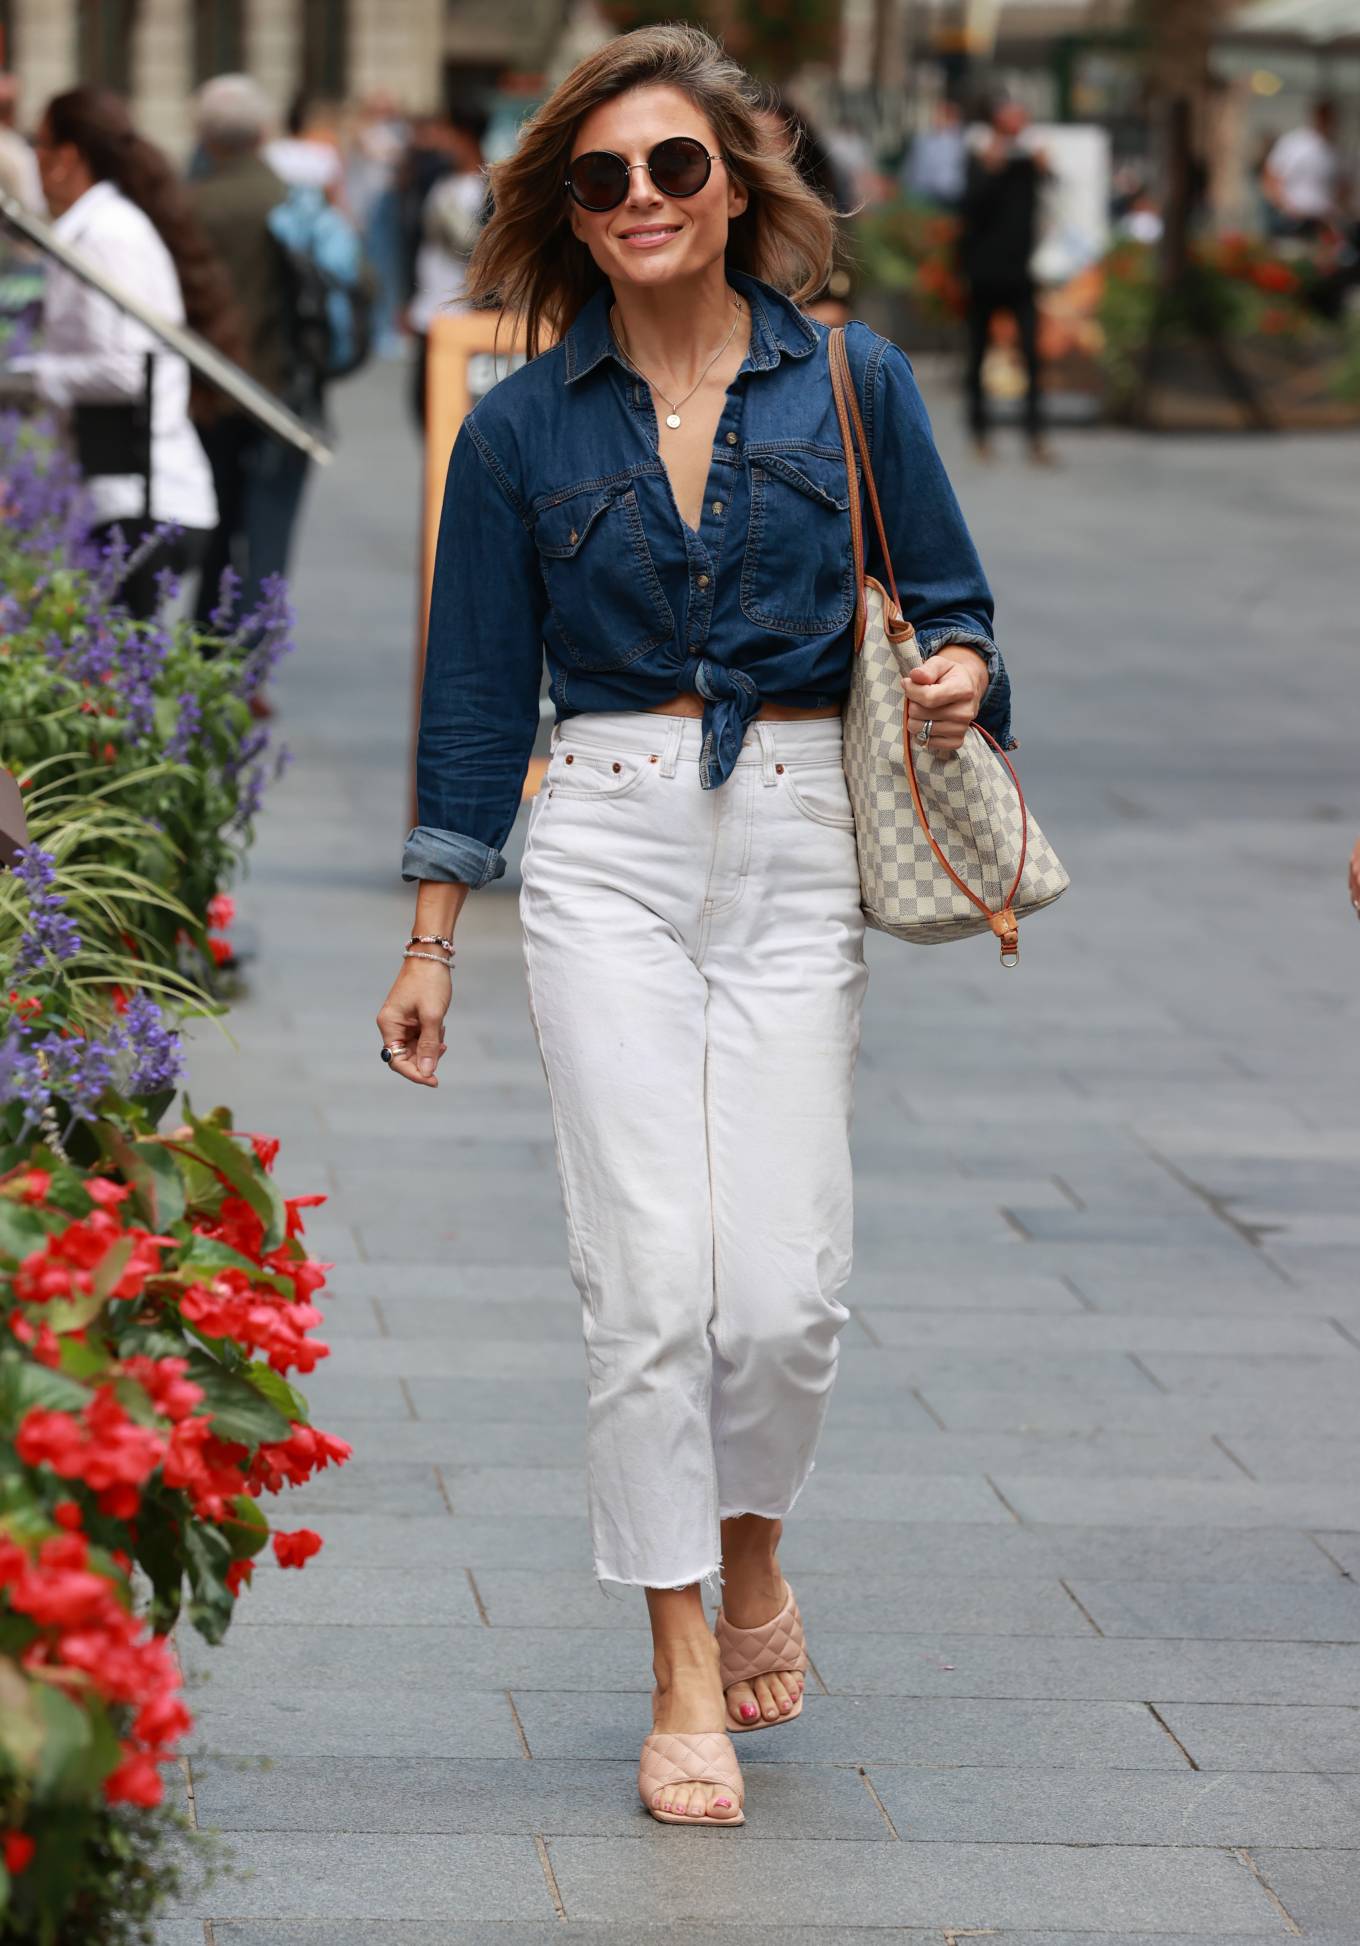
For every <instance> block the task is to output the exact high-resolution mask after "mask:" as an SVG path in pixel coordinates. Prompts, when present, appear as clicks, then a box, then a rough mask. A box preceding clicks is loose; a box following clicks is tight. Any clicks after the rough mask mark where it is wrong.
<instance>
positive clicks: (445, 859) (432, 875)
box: [401, 824, 505, 891]
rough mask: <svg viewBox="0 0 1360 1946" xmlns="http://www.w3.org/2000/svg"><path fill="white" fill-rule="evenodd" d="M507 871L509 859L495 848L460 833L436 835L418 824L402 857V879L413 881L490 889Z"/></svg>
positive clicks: (452, 832)
mask: <svg viewBox="0 0 1360 1946" xmlns="http://www.w3.org/2000/svg"><path fill="white" fill-rule="evenodd" d="M504 870H505V858H504V856H503V854H502V853H501V852H499V851H497V850H496V848H495V846H494V845H484V844H482V843H480V841H479V840H478V839H476V838H465V837H463V836H462V835H461V834H460V833H459V832H457V831H436V830H434V829H433V828H432V827H431V826H430V825H428V824H418V825H416V826H415V828H414V829H413V830H412V831H411V833H410V835H409V836H408V837H407V840H406V845H405V848H404V850H403V851H402V854H401V875H402V877H403V878H404V879H406V880H407V881H408V882H409V881H410V880H412V879H435V880H437V881H439V882H440V883H443V884H446V885H470V886H472V888H473V889H474V891H475V890H476V888H477V887H478V886H479V885H488V884H489V883H490V882H491V880H492V879H493V878H499V877H500V876H501V874H502V872H504Z"/></svg>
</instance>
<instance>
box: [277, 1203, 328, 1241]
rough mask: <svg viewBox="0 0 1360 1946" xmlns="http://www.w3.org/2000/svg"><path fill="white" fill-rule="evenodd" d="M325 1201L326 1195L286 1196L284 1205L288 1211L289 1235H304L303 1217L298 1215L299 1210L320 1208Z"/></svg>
mask: <svg viewBox="0 0 1360 1946" xmlns="http://www.w3.org/2000/svg"><path fill="white" fill-rule="evenodd" d="M325 1201H326V1198H325V1197H324V1196H286V1197H285V1198H284V1203H283V1207H284V1209H285V1210H286V1211H287V1212H288V1234H289V1236H290V1237H300V1236H301V1235H302V1230H303V1223H302V1218H301V1217H300V1216H299V1215H298V1211H299V1210H303V1209H320V1207H321V1205H322V1204H323V1203H324V1202H325Z"/></svg>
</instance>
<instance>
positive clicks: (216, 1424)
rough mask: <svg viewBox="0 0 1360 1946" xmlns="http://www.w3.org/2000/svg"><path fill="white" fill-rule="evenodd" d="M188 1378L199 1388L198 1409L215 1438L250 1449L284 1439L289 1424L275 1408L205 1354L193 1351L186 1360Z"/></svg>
mask: <svg viewBox="0 0 1360 1946" xmlns="http://www.w3.org/2000/svg"><path fill="white" fill-rule="evenodd" d="M188 1376H189V1377H190V1378H191V1379H192V1380H193V1382H194V1384H195V1385H201V1386H202V1387H203V1405H202V1407H201V1408H200V1409H201V1410H202V1411H204V1412H206V1413H207V1415H208V1417H209V1418H210V1419H211V1420H212V1425H213V1431H214V1432H215V1433H216V1434H217V1437H218V1438H219V1439H227V1440H231V1441H232V1442H233V1443H235V1444H239V1445H242V1446H249V1447H251V1448H252V1449H253V1448H254V1447H256V1446H261V1445H264V1444H266V1443H268V1444H271V1445H272V1444H273V1443H274V1441H276V1440H280V1439H287V1437H288V1434H289V1430H290V1428H289V1424H288V1421H287V1420H286V1419H285V1418H284V1416H283V1414H282V1413H281V1412H280V1411H279V1409H278V1408H277V1406H274V1405H271V1404H270V1402H269V1400H268V1399H266V1398H265V1396H264V1394H263V1393H262V1392H260V1391H259V1390H257V1388H256V1387H255V1386H253V1385H251V1384H250V1383H249V1382H248V1380H246V1379H244V1378H238V1377H237V1376H236V1374H235V1373H234V1372H227V1371H224V1370H223V1369H222V1367H221V1366H220V1365H219V1364H218V1363H217V1362H216V1360H215V1359H212V1358H209V1357H208V1355H207V1354H206V1353H205V1352H195V1353H194V1355H193V1357H192V1358H191V1359H190V1360H189V1372H188Z"/></svg>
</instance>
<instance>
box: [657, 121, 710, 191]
mask: <svg viewBox="0 0 1360 1946" xmlns="http://www.w3.org/2000/svg"><path fill="white" fill-rule="evenodd" d="M648 167H649V168H650V169H651V172H652V181H653V182H654V183H655V184H656V186H657V188H658V189H659V190H660V191H661V192H662V194H663V195H665V196H694V195H697V193H698V192H699V190H701V189H702V188H703V186H704V184H705V183H706V182H707V181H708V170H709V161H708V151H707V150H706V149H705V147H704V145H703V143H702V142H696V141H694V140H692V139H691V137H690V136H688V135H675V136H672V137H671V139H670V141H668V142H658V143H657V145H656V147H655V148H654V149H653V150H652V153H651V155H650V157H649V158H648Z"/></svg>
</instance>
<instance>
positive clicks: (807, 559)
mask: <svg viewBox="0 0 1360 1946" xmlns="http://www.w3.org/2000/svg"><path fill="white" fill-rule="evenodd" d="M748 463H749V465H750V469H751V525H750V533H749V535H748V538H747V543H746V558H745V561H744V563H743V566H742V574H741V609H742V613H743V614H744V615H745V617H746V619H747V620H748V621H750V622H754V623H756V624H757V626H758V627H761V628H772V629H776V630H778V631H779V633H781V634H785V635H825V634H829V633H831V632H832V631H833V630H835V629H840V628H844V627H845V626H846V624H847V623H848V622H849V620H850V617H851V614H852V613H853V611H854V605H855V584H854V564H853V562H852V561H851V559H850V493H849V488H848V485H847V481H846V472H845V459H844V457H843V455H841V454H835V455H833V454H830V453H825V452H822V451H819V450H807V449H801V448H786V449H784V450H781V451H779V452H774V451H767V450H765V449H762V448H759V447H757V448H755V449H754V450H753V451H752V452H751V453H750V454H749V455H748Z"/></svg>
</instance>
